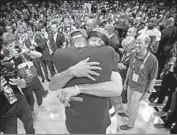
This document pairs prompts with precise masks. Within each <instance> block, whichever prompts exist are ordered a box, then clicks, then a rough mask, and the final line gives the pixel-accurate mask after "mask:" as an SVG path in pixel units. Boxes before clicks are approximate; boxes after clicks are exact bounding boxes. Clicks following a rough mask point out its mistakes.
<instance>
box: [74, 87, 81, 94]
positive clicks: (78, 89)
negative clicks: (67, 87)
mask: <svg viewBox="0 0 177 135" xmlns="http://www.w3.org/2000/svg"><path fill="white" fill-rule="evenodd" d="M75 88H76V89H77V91H79V93H80V88H79V87H78V85H75Z"/></svg>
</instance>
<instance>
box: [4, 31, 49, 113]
mask: <svg viewBox="0 0 177 135" xmlns="http://www.w3.org/2000/svg"><path fill="white" fill-rule="evenodd" d="M3 42H4V45H5V46H4V49H3V50H4V52H5V51H6V52H7V55H8V57H10V58H12V57H14V58H13V61H14V64H15V69H16V70H17V71H18V75H19V77H20V78H23V79H24V80H25V82H26V87H24V88H23V89H22V91H23V93H24V95H25V97H26V99H27V101H28V103H29V105H30V107H31V110H32V111H33V110H34V96H33V92H34V93H35V95H36V98H37V103H38V105H39V106H40V107H41V109H43V108H44V107H43V106H42V101H43V97H45V96H46V95H47V93H48V91H45V90H44V88H43V86H42V84H41V82H40V80H39V78H38V74H37V71H36V68H35V67H34V65H33V62H32V61H31V59H33V58H38V57H41V56H42V54H41V53H39V52H36V51H31V50H29V49H27V48H26V47H24V46H21V45H20V44H19V43H18V42H17V41H15V38H14V35H13V34H11V33H5V34H4V37H3Z"/></svg>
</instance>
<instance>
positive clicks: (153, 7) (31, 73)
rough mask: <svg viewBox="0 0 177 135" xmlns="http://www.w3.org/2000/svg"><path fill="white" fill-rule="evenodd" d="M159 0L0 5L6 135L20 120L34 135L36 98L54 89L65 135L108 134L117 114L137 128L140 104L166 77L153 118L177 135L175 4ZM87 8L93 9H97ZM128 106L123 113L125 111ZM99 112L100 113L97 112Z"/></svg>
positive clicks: (0, 107) (0, 112)
mask: <svg viewBox="0 0 177 135" xmlns="http://www.w3.org/2000/svg"><path fill="white" fill-rule="evenodd" d="M171 2H172V4H170V6H169V5H168V6H167V5H166V4H165V3H164V2H159V1H153V2H152V1H128V0H127V1H99V2H98V1H35V2H30V1H28V0H19V1H9V2H6V3H4V4H3V5H1V7H0V10H1V16H0V37H1V39H0V47H1V54H0V60H1V65H0V68H1V74H0V75H1V89H0V132H1V133H4V134H16V133H17V118H19V119H20V120H21V121H22V123H23V125H24V129H25V131H26V133H27V134H35V129H34V125H33V121H34V118H35V117H34V115H35V111H34V103H35V100H34V95H33V93H34V94H35V96H36V99H37V104H38V106H39V108H40V109H41V110H42V111H45V106H44V105H43V99H44V98H47V95H48V92H49V91H48V90H45V89H44V87H43V83H44V82H46V81H48V82H49V90H50V91H56V93H57V94H56V96H57V97H58V99H59V101H60V102H61V103H62V104H63V105H64V106H65V115H66V120H65V125H66V133H67V134H72V133H74V134H77V133H82V134H91V133H92V134H97V133H98V134H102V133H103V134H106V133H107V134H109V133H116V131H113V130H112V129H111V124H112V123H113V122H112V121H111V120H112V117H116V118H117V115H120V116H122V117H127V118H128V123H125V125H122V126H120V129H121V130H129V129H132V128H133V127H134V126H135V122H136V118H137V114H138V110H139V107H140V104H141V101H142V100H144V99H148V98H149V96H150V95H151V93H152V91H153V88H154V86H155V84H156V80H157V79H161V80H162V84H161V86H160V91H158V93H159V96H158V101H157V102H152V103H150V105H151V106H162V105H164V104H163V103H164V100H165V97H168V101H167V103H166V104H165V106H164V108H163V110H160V111H159V112H156V113H155V115H158V116H160V117H161V116H164V115H165V116H166V117H165V120H164V124H155V125H154V127H156V128H167V129H169V130H170V133H177V115H176V111H177V104H176V103H177V101H176V99H177V98H176V96H177V95H176V93H177V27H176V24H177V23H176V19H177V18H176V17H177V11H176V5H175V1H171ZM84 3H89V4H87V5H90V4H91V7H87V6H85V4H84ZM122 104H127V108H126V111H125V112H120V111H119V107H120V106H121V105H122ZM93 110H94V111H93Z"/></svg>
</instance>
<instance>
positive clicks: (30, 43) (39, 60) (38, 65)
mask: <svg viewBox="0 0 177 135" xmlns="http://www.w3.org/2000/svg"><path fill="white" fill-rule="evenodd" d="M27 36H28V38H27V39H26V40H25V41H24V45H25V46H26V47H27V48H28V49H30V48H31V49H36V51H38V52H41V51H40V48H39V47H38V45H37V44H36V42H35V41H34V33H33V31H32V29H30V28H29V29H28V30H27ZM33 63H34V65H35V67H36V69H37V72H38V75H39V76H40V77H41V78H42V82H44V81H45V78H46V79H47V80H48V81H50V80H49V78H48V72H47V67H46V66H45V64H44V62H43V61H42V58H41V57H40V58H35V59H33ZM41 66H42V67H41ZM42 68H43V70H44V73H45V77H44V74H43V72H42Z"/></svg>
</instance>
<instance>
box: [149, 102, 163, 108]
mask: <svg viewBox="0 0 177 135" xmlns="http://www.w3.org/2000/svg"><path fill="white" fill-rule="evenodd" d="M149 105H150V106H152V107H157V106H163V104H158V103H156V102H152V103H150V104H149Z"/></svg>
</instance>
